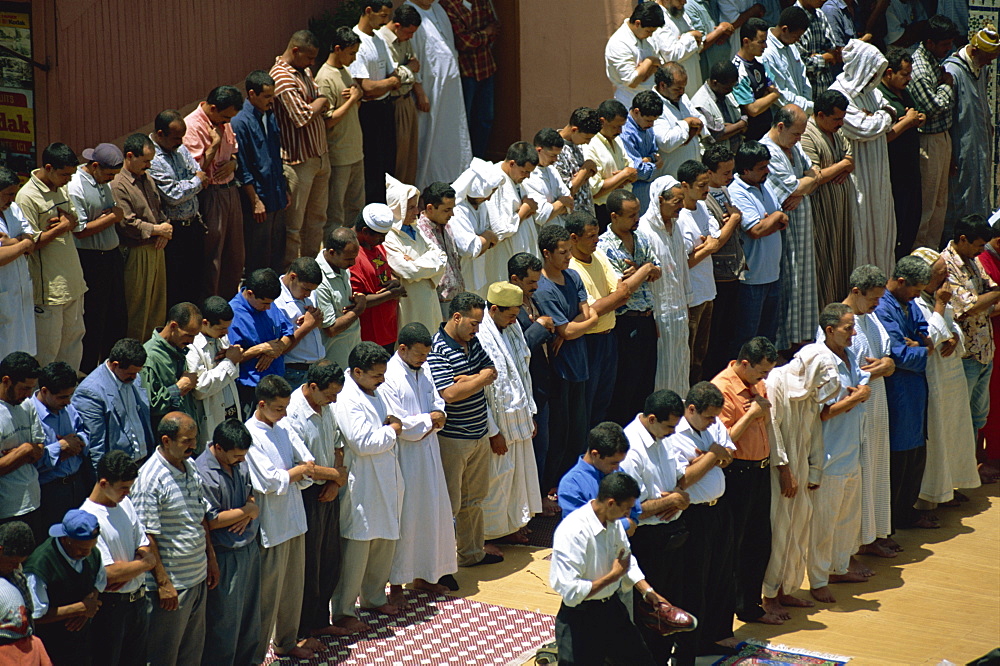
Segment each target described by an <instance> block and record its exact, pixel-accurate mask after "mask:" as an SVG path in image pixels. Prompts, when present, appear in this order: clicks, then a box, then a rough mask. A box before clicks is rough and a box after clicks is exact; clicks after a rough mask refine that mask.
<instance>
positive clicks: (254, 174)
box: [231, 69, 288, 275]
mask: <svg viewBox="0 0 1000 666" xmlns="http://www.w3.org/2000/svg"><path fill="white" fill-rule="evenodd" d="M246 90H247V98H246V100H245V101H244V102H243V108H242V109H241V110H240V112H239V113H237V114H236V117H234V118H233V120H232V122H231V124H232V128H233V132H234V133H235V134H236V141H237V143H238V144H239V146H240V151H239V152H238V153H236V160H237V161H238V162H239V164H240V174H241V180H242V181H243V187H242V188H241V192H240V203H241V204H242V206H243V243H244V244H245V246H246V264H245V268H244V271H245V273H246V275H250V273H253V272H254V271H255V270H257V269H258V268H272V269H274V270H275V271H281V269H282V268H284V266H283V263H284V256H285V206H287V204H288V183H287V182H286V181H285V173H284V171H283V169H282V165H281V133H280V132H279V130H278V121H277V120H276V119H275V118H274V113H273V112H272V111H271V105H272V104H273V103H274V79H272V78H271V75H270V74H268V73H267V72H265V71H264V70H260V69H258V70H256V71H253V72H250V74H249V75H247V78H246Z"/></svg>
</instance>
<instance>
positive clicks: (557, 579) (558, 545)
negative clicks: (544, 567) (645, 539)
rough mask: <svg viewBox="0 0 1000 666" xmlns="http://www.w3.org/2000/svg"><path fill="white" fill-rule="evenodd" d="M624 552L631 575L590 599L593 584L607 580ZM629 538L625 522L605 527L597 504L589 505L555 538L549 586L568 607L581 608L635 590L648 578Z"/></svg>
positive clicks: (572, 516)
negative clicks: (622, 591)
mask: <svg viewBox="0 0 1000 666" xmlns="http://www.w3.org/2000/svg"><path fill="white" fill-rule="evenodd" d="M622 550H624V551H625V552H626V553H628V554H629V562H630V563H629V568H628V572H627V573H626V574H625V575H624V576H623V577H622V578H619V579H618V580H616V581H615V582H613V583H611V584H610V585H608V586H606V587H604V588H603V589H601V590H599V591H598V592H597V593H596V594H595V595H594V596H592V597H590V599H587V595H588V594H590V591H591V589H593V587H594V585H593V581H595V580H597V579H598V578H601V577H602V576H606V575H607V574H608V573H610V572H611V567H612V565H613V564H614V562H615V558H617V557H618V553H619V552H621V551H622ZM631 552H632V550H631V548H629V543H628V537H627V536H626V535H625V528H624V527H622V524H621V521H618V520H615V521H609V522H608V524H607V525H602V524H601V521H600V519H599V518H598V517H597V513H596V512H595V511H594V507H593V504H592V503H591V502H587V503H586V504H584V505H583V506H581V507H580V508H579V509H577V510H576V511H574V512H573V513H571V514H569V515H568V516H566V517H565V518H563V519H562V522H560V523H559V526H558V527H556V533H555V536H554V537H553V538H552V567H551V568H550V569H549V585H551V586H552V589H553V590H555V591H556V592H558V593H559V595H560V596H561V597H562V599H563V603H564V604H566V605H567V606H571V607H572V606H577V605H579V604H580V602H582V601H585V600H586V601H597V600H600V599H607V598H608V597H610V596H612V595H613V594H615V593H616V592H617V591H618V588H619V587H622V588H623V589H626V590H628V589H631V588H632V586H634V585H635V584H636V583H638V582H639V581H640V580H643V579H644V578H645V575H644V574H643V573H642V570H641V569H640V568H639V564H638V563H637V562H636V561H635V557H634V556H633V555H631Z"/></svg>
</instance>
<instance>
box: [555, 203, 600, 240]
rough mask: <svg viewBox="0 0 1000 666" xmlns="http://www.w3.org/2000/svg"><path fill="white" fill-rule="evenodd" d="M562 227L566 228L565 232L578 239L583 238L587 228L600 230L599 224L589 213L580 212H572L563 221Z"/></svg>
mask: <svg viewBox="0 0 1000 666" xmlns="http://www.w3.org/2000/svg"><path fill="white" fill-rule="evenodd" d="M563 226H564V227H566V231H568V232H570V233H571V234H574V235H576V236H577V237H580V236H583V234H584V231H585V230H586V228H587V227H598V228H600V223H599V222H598V221H597V218H596V217H594V216H593V215H591V214H590V213H585V212H584V211H582V210H574V211H573V212H572V213H570V214H569V215H567V216H566V217H565V218H564V219H563Z"/></svg>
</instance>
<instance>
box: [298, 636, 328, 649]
mask: <svg viewBox="0 0 1000 666" xmlns="http://www.w3.org/2000/svg"><path fill="white" fill-rule="evenodd" d="M297 645H298V646H299V647H300V648H302V649H303V650H310V651H312V652H323V651H324V650H326V646H325V645H323V644H322V643H321V642H320V641H319V639H316V638H303V639H302V640H301V641H299V642H298V644H297Z"/></svg>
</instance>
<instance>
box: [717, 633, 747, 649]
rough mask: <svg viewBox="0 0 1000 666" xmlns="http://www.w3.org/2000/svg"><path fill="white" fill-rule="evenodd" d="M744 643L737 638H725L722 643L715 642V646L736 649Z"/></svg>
mask: <svg viewBox="0 0 1000 666" xmlns="http://www.w3.org/2000/svg"><path fill="white" fill-rule="evenodd" d="M742 642H743V641H741V640H740V639H738V638H736V636H733V637H732V638H723V639H722V640H721V641H715V644H716V645H721V646H722V647H727V648H734V647H736V646H737V645H739V644H740V643H742Z"/></svg>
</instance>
